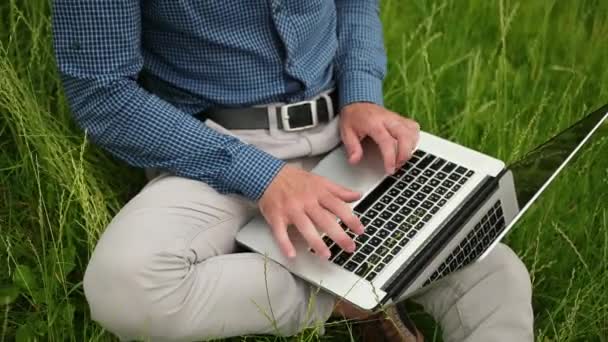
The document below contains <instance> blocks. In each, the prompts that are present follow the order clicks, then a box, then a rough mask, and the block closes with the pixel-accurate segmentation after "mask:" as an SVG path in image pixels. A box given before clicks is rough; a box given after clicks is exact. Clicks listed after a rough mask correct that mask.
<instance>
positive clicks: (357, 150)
mask: <svg viewBox="0 0 608 342" xmlns="http://www.w3.org/2000/svg"><path fill="white" fill-rule="evenodd" d="M342 142H343V143H344V147H345V148H346V154H347V155H348V162H349V163H351V164H356V163H358V162H359V161H360V160H361V157H362V156H363V149H362V148H361V142H360V141H359V138H358V137H357V135H356V134H355V132H354V131H353V130H352V129H349V128H345V129H344V130H342Z"/></svg>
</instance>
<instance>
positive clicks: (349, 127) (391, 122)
mask: <svg viewBox="0 0 608 342" xmlns="http://www.w3.org/2000/svg"><path fill="white" fill-rule="evenodd" d="M419 134H420V126H419V125H418V123H416V122H415V121H413V120H410V119H406V118H404V117H402V116H400V115H399V114H397V113H393V112H391V111H389V110H387V109H385V108H383V107H381V106H379V105H376V104H373V103H366V102H358V103H352V104H349V105H347V106H345V107H344V108H343V109H342V112H341V113H340V135H341V137H342V142H343V143H344V146H345V147H346V152H347V153H348V161H349V162H350V163H351V164H356V163H358V162H359V161H360V160H361V157H363V149H362V148H361V140H363V138H365V137H367V136H369V137H370V138H372V139H373V140H374V141H375V142H376V144H378V146H379V147H380V152H381V153H382V159H383V160H384V168H385V170H386V172H387V173H391V174H392V173H394V172H395V169H396V168H398V167H401V166H403V164H404V163H405V162H406V161H407V160H408V159H409V158H410V157H411V155H412V152H413V150H414V148H415V147H416V144H417V143H418V137H419Z"/></svg>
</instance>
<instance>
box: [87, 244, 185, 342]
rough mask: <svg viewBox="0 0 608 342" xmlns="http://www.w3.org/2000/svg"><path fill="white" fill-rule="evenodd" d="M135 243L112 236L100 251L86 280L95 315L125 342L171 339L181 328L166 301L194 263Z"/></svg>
mask: <svg viewBox="0 0 608 342" xmlns="http://www.w3.org/2000/svg"><path fill="white" fill-rule="evenodd" d="M130 243H131V244H132V245H131V246H127V244H126V243H125V242H124V241H116V239H112V238H111V236H110V235H108V236H104V237H103V238H102V239H101V240H100V241H99V243H98V245H97V247H96V248H95V251H94V252H93V255H92V256H91V259H90V261H89V264H88V266H87V269H86V271H85V275H84V279H83V288H84V294H85V297H86V299H87V302H88V304H89V309H90V312H91V317H92V319H93V320H95V321H97V322H98V323H99V324H100V325H102V326H103V327H104V328H106V329H107V330H109V331H111V332H112V333H114V334H116V335H117V336H119V337H120V338H122V339H137V338H142V337H147V336H165V334H167V332H169V330H170V327H172V326H177V325H178V324H177V322H175V323H176V324H173V323H172V321H171V320H172V319H173V317H172V316H171V315H170V313H169V310H167V308H166V301H163V300H161V298H162V297H163V296H164V295H168V294H169V293H170V292H171V289H172V287H173V286H174V285H175V284H176V283H178V282H179V281H180V279H183V278H184V277H185V273H187V272H188V262H187V261H185V260H183V259H182V258H180V257H178V256H176V255H173V254H171V253H165V252H163V253H155V252H154V251H153V250H151V249H149V248H148V249H146V248H144V247H142V246H138V245H137V242H136V241H133V240H130ZM163 313H166V315H163ZM160 322H162V324H160ZM161 327H162V328H161ZM163 328H166V331H162V332H159V331H157V330H158V329H163ZM159 333H160V334H161V335H158V334H159Z"/></svg>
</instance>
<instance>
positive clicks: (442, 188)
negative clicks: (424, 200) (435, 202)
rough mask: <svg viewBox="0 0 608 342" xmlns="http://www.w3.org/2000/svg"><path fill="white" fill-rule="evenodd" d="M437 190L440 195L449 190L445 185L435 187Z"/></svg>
mask: <svg viewBox="0 0 608 342" xmlns="http://www.w3.org/2000/svg"><path fill="white" fill-rule="evenodd" d="M435 192H436V193H438V194H439V195H443V194H445V193H446V192H448V189H446V188H444V187H442V186H440V187H438V188H437V189H435Z"/></svg>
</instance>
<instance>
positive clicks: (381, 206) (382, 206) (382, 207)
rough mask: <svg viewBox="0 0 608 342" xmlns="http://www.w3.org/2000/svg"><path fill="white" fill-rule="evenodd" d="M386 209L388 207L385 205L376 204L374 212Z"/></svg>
mask: <svg viewBox="0 0 608 342" xmlns="http://www.w3.org/2000/svg"><path fill="white" fill-rule="evenodd" d="M385 207H386V205H384V204H382V203H380V202H378V203H376V204H374V206H373V208H374V210H377V211H382V210H383V209H384V208H385Z"/></svg>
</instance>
